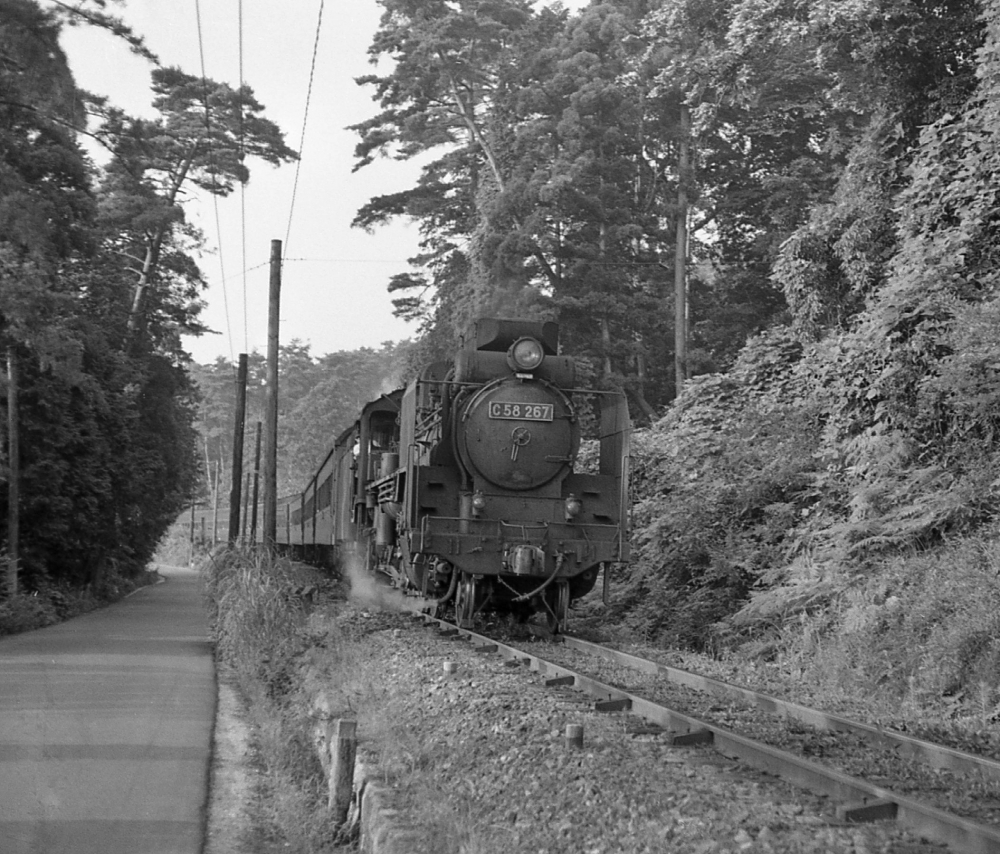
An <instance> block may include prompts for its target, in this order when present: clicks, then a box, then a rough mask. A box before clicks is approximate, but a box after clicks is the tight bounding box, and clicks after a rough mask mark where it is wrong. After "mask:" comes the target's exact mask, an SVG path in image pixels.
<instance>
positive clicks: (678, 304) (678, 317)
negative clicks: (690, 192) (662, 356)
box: [674, 104, 691, 397]
mask: <svg viewBox="0 0 1000 854" xmlns="http://www.w3.org/2000/svg"><path fill="white" fill-rule="evenodd" d="M690 134H691V116H690V114H689V112H688V108H687V104H681V140H680V162H679V163H678V166H677V175H678V181H677V240H676V243H675V246H674V383H675V385H676V387H677V391H676V394H675V396H677V397H679V396H680V393H681V390H682V389H683V388H684V381H685V380H686V379H687V371H688V365H687V239H688V234H687V215H688V198H687V180H688V144H689V142H688V137H689V136H690Z"/></svg>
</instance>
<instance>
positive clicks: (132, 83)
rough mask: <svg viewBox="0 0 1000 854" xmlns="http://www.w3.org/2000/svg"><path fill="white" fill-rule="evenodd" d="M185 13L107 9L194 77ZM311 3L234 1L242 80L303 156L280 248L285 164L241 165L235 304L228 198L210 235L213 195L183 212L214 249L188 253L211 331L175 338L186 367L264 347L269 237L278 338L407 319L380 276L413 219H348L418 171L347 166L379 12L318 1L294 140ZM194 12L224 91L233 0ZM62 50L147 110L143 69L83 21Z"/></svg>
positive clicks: (396, 333) (375, 341)
mask: <svg viewBox="0 0 1000 854" xmlns="http://www.w3.org/2000/svg"><path fill="white" fill-rule="evenodd" d="M197 9H198V7H197V4H196V2H195V0H183V2H181V0H132V2H131V3H129V4H128V5H126V6H125V7H120V8H117V9H115V8H112V9H111V11H113V12H115V13H116V14H119V15H121V17H123V18H124V19H125V20H126V21H127V22H128V23H129V24H130V25H131V26H132V27H133V29H134V30H135V31H136V32H138V33H140V34H142V35H143V36H145V38H146V41H147V44H148V46H149V47H150V48H151V49H152V50H153V52H154V53H156V54H157V55H158V56H159V58H160V61H161V62H162V63H163V64H164V65H178V66H180V67H181V68H182V69H183V70H184V71H186V72H188V73H190V74H200V73H201V59H200V55H199V40H198V15H197ZM319 9H320V2H319V0H283V2H281V3H275V2H264V0H243V79H244V80H245V81H246V82H247V83H248V84H249V85H250V86H251V87H252V88H253V90H254V93H255V95H256V96H257V100H258V101H260V102H261V103H262V104H263V105H264V108H265V109H264V115H265V116H267V117H268V118H270V119H272V120H273V121H275V122H277V124H278V125H279V126H280V127H281V128H282V130H283V131H284V132H285V138H286V141H287V142H288V144H289V145H290V146H291V147H292V148H294V149H296V150H299V148H300V144H301V153H302V161H301V166H300V167H299V169H300V172H299V179H298V188H297V190H296V194H295V206H294V213H293V214H292V220H291V231H290V234H289V236H288V240H287V242H286V232H288V226H289V213H290V211H291V210H292V207H291V206H292V190H293V187H294V185H295V170H296V166H295V164H290V165H286V166H282V167H280V168H277V169H276V168H274V167H272V166H270V165H269V164H266V163H262V162H259V161H258V162H249V164H248V165H249V168H250V170H251V178H250V182H249V184H248V185H247V188H246V194H245V208H246V214H245V221H246V268H247V269H248V270H249V272H248V273H247V274H246V280H245V293H246V300H245V301H244V276H243V272H242V271H243V269H244V263H243V236H242V234H243V231H242V226H241V221H242V219H243V218H242V217H241V203H240V198H239V193H238V192H236V193H234V194H233V195H232V196H231V197H230V198H228V199H220V200H219V203H218V218H219V224H220V230H219V231H217V229H216V219H215V210H214V207H213V204H212V201H211V197H208V198H207V199H196V200H194V201H192V202H190V203H188V205H187V206H186V207H187V213H188V217H189V219H191V220H193V221H194V222H195V223H196V224H198V225H199V227H201V228H202V230H203V231H204V232H205V235H206V238H207V240H208V244H209V247H210V251H211V253H212V254H210V255H206V256H203V257H202V258H201V259H200V264H201V268H202V271H203V272H204V274H205V275H206V277H207V279H208V281H209V283H210V286H209V288H208V290H207V292H206V293H205V299H206V301H207V303H208V306H207V308H206V309H205V311H204V312H203V314H202V318H203V320H204V321H205V322H206V324H207V325H208V326H210V327H211V328H212V329H214V330H216V331H217V332H219V333H221V334H218V335H205V336H202V337H201V338H187V339H185V344H186V346H187V348H188V350H189V351H190V352H191V353H192V355H193V356H194V359H195V361H197V362H202V363H205V362H210V361H213V360H214V359H215V358H216V357H217V356H224V357H226V358H227V359H232V358H234V357H235V355H238V354H239V353H241V352H248V351H252V350H254V349H257V350H259V351H261V352H265V351H266V349H267V296H268V276H269V271H268V258H269V254H270V245H271V240H272V239H279V240H281V241H282V242H283V243H284V249H285V257H286V259H287V263H286V264H285V267H284V271H283V275H282V294H281V317H282V322H281V340H282V343H288V342H290V341H292V340H293V339H300V340H302V341H307V342H309V343H311V345H312V353H313V355H316V356H319V355H323V354H325V353H330V352H334V351H336V350H343V349H355V348H357V347H362V346H372V347H378V346H379V345H380V344H381V342H383V341H386V340H399V339H402V338H407V337H410V336H412V335H414V334H415V330H414V329H413V328H412V326H410V325H407V324H405V323H403V322H402V321H401V320H397V319H396V318H394V317H393V316H392V304H391V301H390V296H389V294H388V293H387V291H386V284H387V282H388V279H389V277H390V276H391V275H393V274H394V273H398V272H403V271H405V270H406V269H408V266H407V264H406V259H407V258H408V257H410V256H411V255H413V254H414V253H415V252H416V250H417V240H418V233H417V229H416V227H415V226H413V225H410V224H407V223H403V222H400V223H396V224H393V225H390V226H386V227H383V228H380V229H379V230H378V231H377V232H376V233H375V234H373V235H368V234H366V233H365V232H364V231H362V230H360V229H356V228H351V227H350V223H351V220H352V218H353V217H354V214H355V213H356V211H357V209H358V208H359V207H361V206H362V205H363V204H364V203H365V202H366V201H368V199H370V198H371V197H372V196H375V195H379V194H383V193H390V192H396V191H399V190H403V189H406V188H407V187H410V186H412V185H413V182H414V180H415V177H416V174H417V167H416V166H414V165H411V164H400V163H397V162H395V161H392V160H383V161H380V162H377V163H375V164H372V165H371V166H368V167H366V168H365V169H363V170H361V171H360V172H358V173H354V174H352V173H351V167H352V165H353V150H354V146H355V144H356V142H357V136H356V134H354V133H353V132H349V131H347V130H345V128H346V127H347V126H348V125H350V124H354V123H357V122H359V121H362V120H364V119H366V118H369V117H370V116H372V115H374V114H375V111H376V109H377V105H376V104H375V103H374V102H373V101H372V100H371V90H370V89H368V88H367V87H366V88H362V87H359V86H357V85H356V84H355V83H354V78H355V77H358V76H360V75H362V74H367V73H370V72H371V71H372V67H371V66H370V65H369V64H368V61H367V54H366V50H367V48H368V45H369V44H370V42H371V38H372V35H373V33H374V32H375V29H376V27H377V26H378V20H379V15H380V12H381V9H380V7H379V6H377V4H376V3H375V0H342V2H336V0H333V2H326V4H325V8H324V11H323V22H322V28H321V30H320V41H319V49H318V54H317V59H316V69H315V77H314V82H313V90H312V99H311V103H310V107H309V115H308V124H307V126H306V132H305V141H304V144H302V143H301V140H302V125H303V116H304V111H305V104H306V93H307V87H308V82H309V71H310V64H311V61H312V53H313V43H314V41H315V34H316V25H317V19H318V15H319ZM200 13H201V15H200V17H201V32H202V43H203V46H204V60H205V73H206V75H207V76H208V77H211V78H214V79H217V80H224V81H226V82H229V83H231V84H233V85H236V84H237V83H238V82H239V79H240V66H239V26H238V20H239V3H238V0H201V2H200ZM63 45H64V49H65V50H66V51H67V53H68V54H69V58H70V66H71V68H72V70H73V72H74V75H75V77H76V81H77V85H78V86H80V87H82V88H85V89H88V90H90V91H92V92H96V93H98V94H103V95H107V96H109V98H110V99H111V101H112V102H113V103H115V104H117V105H119V106H121V107H123V108H124V109H126V110H127V111H129V112H132V113H146V114H151V110H150V107H149V103H150V101H151V99H152V96H151V93H150V89H149V72H150V71H151V67H150V66H149V64H148V63H146V62H144V61H142V60H139V59H137V58H135V57H133V56H132V55H131V54H130V53H129V52H128V51H127V49H126V48H125V46H124V45H123V44H119V43H117V42H116V41H115V40H114V39H112V38H110V37H109V36H106V35H104V34H103V33H101V32H98V31H95V30H93V28H74V29H67V30H66V31H65V32H64V36H63ZM220 231H221V240H220ZM220 245H221V253H220V252H219V247H220ZM220 259H221V263H220ZM223 268H224V270H225V285H224V287H223V275H222V269H223ZM227 305H228V312H227V310H226V309H227ZM244 312H245V314H244ZM227 315H228V319H227ZM244 316H245V318H246V323H245V325H244Z"/></svg>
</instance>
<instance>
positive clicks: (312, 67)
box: [282, 0, 325, 255]
mask: <svg viewBox="0 0 1000 854" xmlns="http://www.w3.org/2000/svg"><path fill="white" fill-rule="evenodd" d="M324 2H325V0H319V15H318V17H317V19H316V35H315V37H314V39H313V52H312V63H311V65H310V67H309V85H308V87H307V88H306V104H305V110H304V111H303V114H302V134H301V136H300V139H299V159H298V161H297V162H296V164H295V181H294V183H293V184H292V201H291V205H290V206H289V209H288V227H287V228H286V229H285V243H284V246H283V247H282V254H283V255H284V253H286V252H287V251H288V243H289V240H290V238H291V234H292V217H293V216H294V213H295V197H296V195H297V193H298V189H299V173H300V172H301V170H302V152H303V151H304V149H305V144H306V125H307V124H308V122H309V104H310V102H311V100H312V89H313V80H314V79H315V76H316V56H317V54H318V53H319V35H320V31H321V29H322V27H323V6H324Z"/></svg>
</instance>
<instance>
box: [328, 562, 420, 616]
mask: <svg viewBox="0 0 1000 854" xmlns="http://www.w3.org/2000/svg"><path fill="white" fill-rule="evenodd" d="M343 570H344V577H345V578H347V581H348V584H349V585H350V588H351V594H350V598H351V601H352V602H355V603H356V604H358V605H362V606H364V607H366V608H371V609H373V610H379V611H403V612H406V613H409V612H410V611H423V610H425V609H427V608H430V606H431V605H432V604H433V600H430V599H424V598H423V597H422V596H408V595H407V594H406V593H404V592H403V591H402V590H400V589H398V588H396V587H390V586H389V585H388V582H387V581H383V580H380V578H378V577H376V576H375V575H373V574H371V573H369V572H368V571H367V570H366V569H365V566H364V560H363V558H362V557H361V556H360V555H346V556H345V557H344V559H343Z"/></svg>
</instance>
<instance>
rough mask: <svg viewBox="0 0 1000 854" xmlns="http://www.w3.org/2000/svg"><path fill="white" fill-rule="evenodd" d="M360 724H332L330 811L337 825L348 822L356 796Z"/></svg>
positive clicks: (329, 737)
mask: <svg viewBox="0 0 1000 854" xmlns="http://www.w3.org/2000/svg"><path fill="white" fill-rule="evenodd" d="M357 731H358V722H357V721H352V720H345V719H343V718H342V719H340V720H337V721H334V722H333V723H332V724H330V727H329V729H328V730H327V733H328V740H329V744H330V793H329V794H330V801H329V806H330V810H331V812H332V813H333V822H334V824H335V825H340V824H343V823H344V822H345V821H347V813H348V810H349V809H350V807H351V798H352V797H353V795H354V759H355V757H356V756H357V752H358V736H357Z"/></svg>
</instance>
